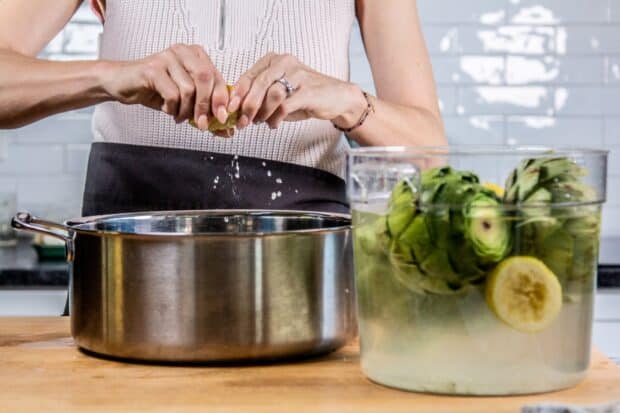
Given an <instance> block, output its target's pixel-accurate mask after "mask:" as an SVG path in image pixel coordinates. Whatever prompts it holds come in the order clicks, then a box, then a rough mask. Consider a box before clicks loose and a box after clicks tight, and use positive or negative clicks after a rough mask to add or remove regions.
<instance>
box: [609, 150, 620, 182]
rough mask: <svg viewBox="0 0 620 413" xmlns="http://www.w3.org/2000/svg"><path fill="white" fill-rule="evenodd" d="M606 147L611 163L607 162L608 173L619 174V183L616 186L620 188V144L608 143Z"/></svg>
mask: <svg viewBox="0 0 620 413" xmlns="http://www.w3.org/2000/svg"><path fill="white" fill-rule="evenodd" d="M606 148H607V149H608V150H609V163H608V164H607V173H609V174H610V175H613V176H617V177H618V178H619V179H618V180H617V182H618V185H617V186H616V188H620V145H618V144H614V145H608V146H607V147H606ZM610 187H611V186H610ZM616 191H617V189H616Z"/></svg>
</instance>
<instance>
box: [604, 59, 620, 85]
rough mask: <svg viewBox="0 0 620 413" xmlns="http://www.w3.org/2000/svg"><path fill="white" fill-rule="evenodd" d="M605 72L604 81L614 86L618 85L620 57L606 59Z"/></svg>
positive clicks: (619, 81)
mask: <svg viewBox="0 0 620 413" xmlns="http://www.w3.org/2000/svg"><path fill="white" fill-rule="evenodd" d="M605 72H606V73H605V81H606V82H607V83H610V84H612V85H614V86H616V85H620V57H618V56H612V57H608V58H607V62H606V65H605Z"/></svg>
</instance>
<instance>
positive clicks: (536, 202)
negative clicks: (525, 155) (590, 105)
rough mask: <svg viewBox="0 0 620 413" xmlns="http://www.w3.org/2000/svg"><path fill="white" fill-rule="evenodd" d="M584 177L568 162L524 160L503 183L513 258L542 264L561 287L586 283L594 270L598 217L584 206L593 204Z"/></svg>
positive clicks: (598, 226)
mask: <svg viewBox="0 0 620 413" xmlns="http://www.w3.org/2000/svg"><path fill="white" fill-rule="evenodd" d="M585 175H586V170H585V169H584V168H582V167H581V166H579V165H577V164H576V163H575V162H573V161H571V160H570V159H567V158H554V159H548V158H547V159H545V158H541V159H528V160H525V161H523V162H522V163H521V164H520V165H519V166H518V167H517V168H515V170H514V171H513V172H512V174H511V175H510V177H509V178H508V180H507V182H506V195H505V198H504V200H505V202H507V203H510V204H514V205H516V206H517V216H516V218H515V219H516V221H517V224H516V225H515V240H514V241H515V253H517V254H523V255H531V256H535V257H538V258H539V259H541V260H542V261H543V262H544V263H545V264H546V265H547V266H548V267H549V268H550V269H551V270H552V271H553V272H554V273H555V274H556V275H557V276H558V278H559V279H560V281H561V282H562V284H563V285H564V286H566V285H567V283H569V282H572V281H575V280H582V281H585V282H589V281H591V280H592V278H593V276H594V269H595V267H596V260H597V256H598V242H599V231H600V216H599V213H598V207H594V209H593V210H590V209H588V206H584V205H583V203H588V202H593V201H595V200H596V198H597V194H596V192H595V191H594V189H593V188H591V187H589V186H588V185H586V184H584V183H583V182H582V181H581V179H582V177H583V176H585ZM574 204H578V205H574Z"/></svg>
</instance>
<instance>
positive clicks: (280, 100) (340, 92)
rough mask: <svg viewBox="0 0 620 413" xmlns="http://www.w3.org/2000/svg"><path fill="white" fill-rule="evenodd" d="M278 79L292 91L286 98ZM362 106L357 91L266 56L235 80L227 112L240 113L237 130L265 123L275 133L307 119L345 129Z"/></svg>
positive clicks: (291, 61)
mask: <svg viewBox="0 0 620 413" xmlns="http://www.w3.org/2000/svg"><path fill="white" fill-rule="evenodd" d="M280 78H285V79H286V80H288V81H289V82H290V83H291V84H292V85H293V86H294V87H295V88H296V90H295V91H294V92H293V93H292V94H291V95H290V96H287V91H286V88H285V87H284V86H283V85H282V84H281V83H279V82H277V80H278V79H280ZM366 105H367V104H366V100H365V99H364V96H363V94H362V91H361V90H360V89H359V87H357V86H355V85H353V84H351V83H348V82H344V81H342V80H339V79H336V78H333V77H330V76H326V75H324V74H321V73H319V72H317V71H315V70H312V69H311V68H309V67H308V66H306V65H304V64H303V63H301V62H300V61H299V60H298V59H297V58H296V57H294V56H292V55H288V54H284V55H279V54H274V53H270V54H267V55H265V56H264V57H263V58H262V59H260V60H259V61H258V62H257V63H256V64H255V65H254V66H253V67H252V68H250V69H249V70H248V71H247V72H246V73H245V74H243V75H242V76H241V77H240V78H239V80H238V81H237V83H236V84H235V85H234V87H233V90H232V91H231V93H230V102H229V104H228V111H229V112H230V113H232V112H235V111H236V110H240V116H239V121H238V123H237V126H238V127H239V128H240V129H243V128H245V127H246V126H248V125H249V124H250V123H252V122H254V123H258V122H267V124H269V126H270V127H271V128H272V129H275V128H277V127H278V126H279V125H280V123H282V121H285V120H286V121H296V120H303V119H308V118H317V119H325V120H330V121H332V122H334V123H335V124H336V125H338V126H340V127H343V128H346V127H350V126H352V125H354V124H355V122H357V120H358V119H359V117H360V116H361V115H362V113H363V112H364V110H365V108H366Z"/></svg>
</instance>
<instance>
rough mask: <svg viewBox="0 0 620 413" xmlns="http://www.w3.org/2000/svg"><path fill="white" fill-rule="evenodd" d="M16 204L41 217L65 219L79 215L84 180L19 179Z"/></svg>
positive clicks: (78, 178)
mask: <svg viewBox="0 0 620 413" xmlns="http://www.w3.org/2000/svg"><path fill="white" fill-rule="evenodd" d="M17 189H18V204H19V205H20V208H24V209H27V210H29V211H30V212H32V213H34V214H37V215H39V216H41V217H46V218H50V219H66V218H71V217H75V216H79V214H80V206H81V198H82V193H83V191H84V179H83V178H82V177H75V176H56V177H50V176H40V177H20V178H18V180H17Z"/></svg>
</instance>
